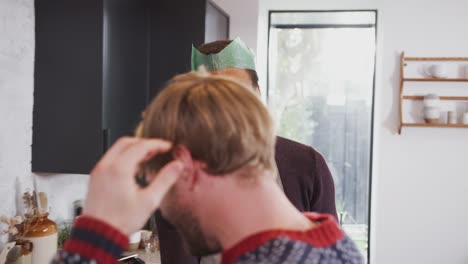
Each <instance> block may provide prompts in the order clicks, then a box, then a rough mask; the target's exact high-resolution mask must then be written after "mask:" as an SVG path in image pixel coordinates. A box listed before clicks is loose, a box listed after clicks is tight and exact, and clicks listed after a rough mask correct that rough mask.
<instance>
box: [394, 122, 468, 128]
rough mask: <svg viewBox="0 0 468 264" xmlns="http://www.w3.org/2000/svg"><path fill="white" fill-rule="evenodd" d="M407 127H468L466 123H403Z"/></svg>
mask: <svg viewBox="0 0 468 264" xmlns="http://www.w3.org/2000/svg"><path fill="white" fill-rule="evenodd" d="M401 125H402V126H406V127H453V128H468V125H465V124H429V123H403V124H401Z"/></svg>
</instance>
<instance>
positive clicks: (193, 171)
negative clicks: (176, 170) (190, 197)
mask: <svg viewBox="0 0 468 264" xmlns="http://www.w3.org/2000/svg"><path fill="white" fill-rule="evenodd" d="M173 156H174V159H176V160H178V161H180V162H182V164H183V165H184V169H183V172H182V176H181V177H180V180H182V181H184V182H185V184H187V186H188V189H189V190H190V191H191V190H193V188H194V187H195V185H196V184H197V182H198V172H197V166H196V164H195V163H196V161H194V160H193V158H192V154H191V153H190V151H189V150H188V148H187V147H186V146H184V145H178V146H176V147H175V149H174V152H173Z"/></svg>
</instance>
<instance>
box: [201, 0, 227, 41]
mask: <svg viewBox="0 0 468 264" xmlns="http://www.w3.org/2000/svg"><path fill="white" fill-rule="evenodd" d="M223 39H229V16H228V14H227V13H225V12H224V11H223V10H222V9H221V8H220V7H218V6H217V5H216V4H215V3H213V2H212V1H207V3H206V20H205V42H212V41H216V40H223Z"/></svg>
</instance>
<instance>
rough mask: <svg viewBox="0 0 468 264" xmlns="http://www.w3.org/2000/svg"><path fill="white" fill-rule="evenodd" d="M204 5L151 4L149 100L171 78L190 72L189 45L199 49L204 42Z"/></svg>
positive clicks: (167, 0) (161, 0)
mask: <svg viewBox="0 0 468 264" xmlns="http://www.w3.org/2000/svg"><path fill="white" fill-rule="evenodd" d="M205 2H206V0H190V1H174V0H158V1H150V5H151V6H150V16H151V26H150V28H151V44H150V47H151V55H150V58H151V59H150V88H151V96H152V97H153V96H155V95H157V94H158V93H159V91H160V90H161V88H162V87H163V85H164V84H165V83H166V82H167V81H168V80H169V79H170V78H172V77H174V75H176V74H180V73H185V72H188V71H190V69H191V67H190V57H191V52H192V44H194V45H195V46H198V45H200V44H202V43H203V42H204V39H205V14H206V4H205ZM182 6H183V7H182Z"/></svg>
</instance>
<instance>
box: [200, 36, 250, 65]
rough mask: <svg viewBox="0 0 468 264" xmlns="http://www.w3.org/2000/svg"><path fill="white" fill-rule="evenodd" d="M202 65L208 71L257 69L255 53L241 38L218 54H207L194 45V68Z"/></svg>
mask: <svg viewBox="0 0 468 264" xmlns="http://www.w3.org/2000/svg"><path fill="white" fill-rule="evenodd" d="M202 65H203V66H205V67H206V69H207V70H208V71H214V70H222V69H227V68H238V69H248V70H254V71H255V54H254V52H253V51H252V50H251V49H249V48H248V47H247V45H245V43H244V42H243V41H242V40H241V39H240V38H236V39H235V40H234V41H232V42H231V43H230V44H229V45H227V46H226V47H225V48H224V49H223V50H222V51H220V52H219V53H216V54H209V55H205V54H203V53H201V52H200V51H198V50H197V49H196V48H195V47H194V46H193V45H192V70H197V69H198V67H200V66H202Z"/></svg>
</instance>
